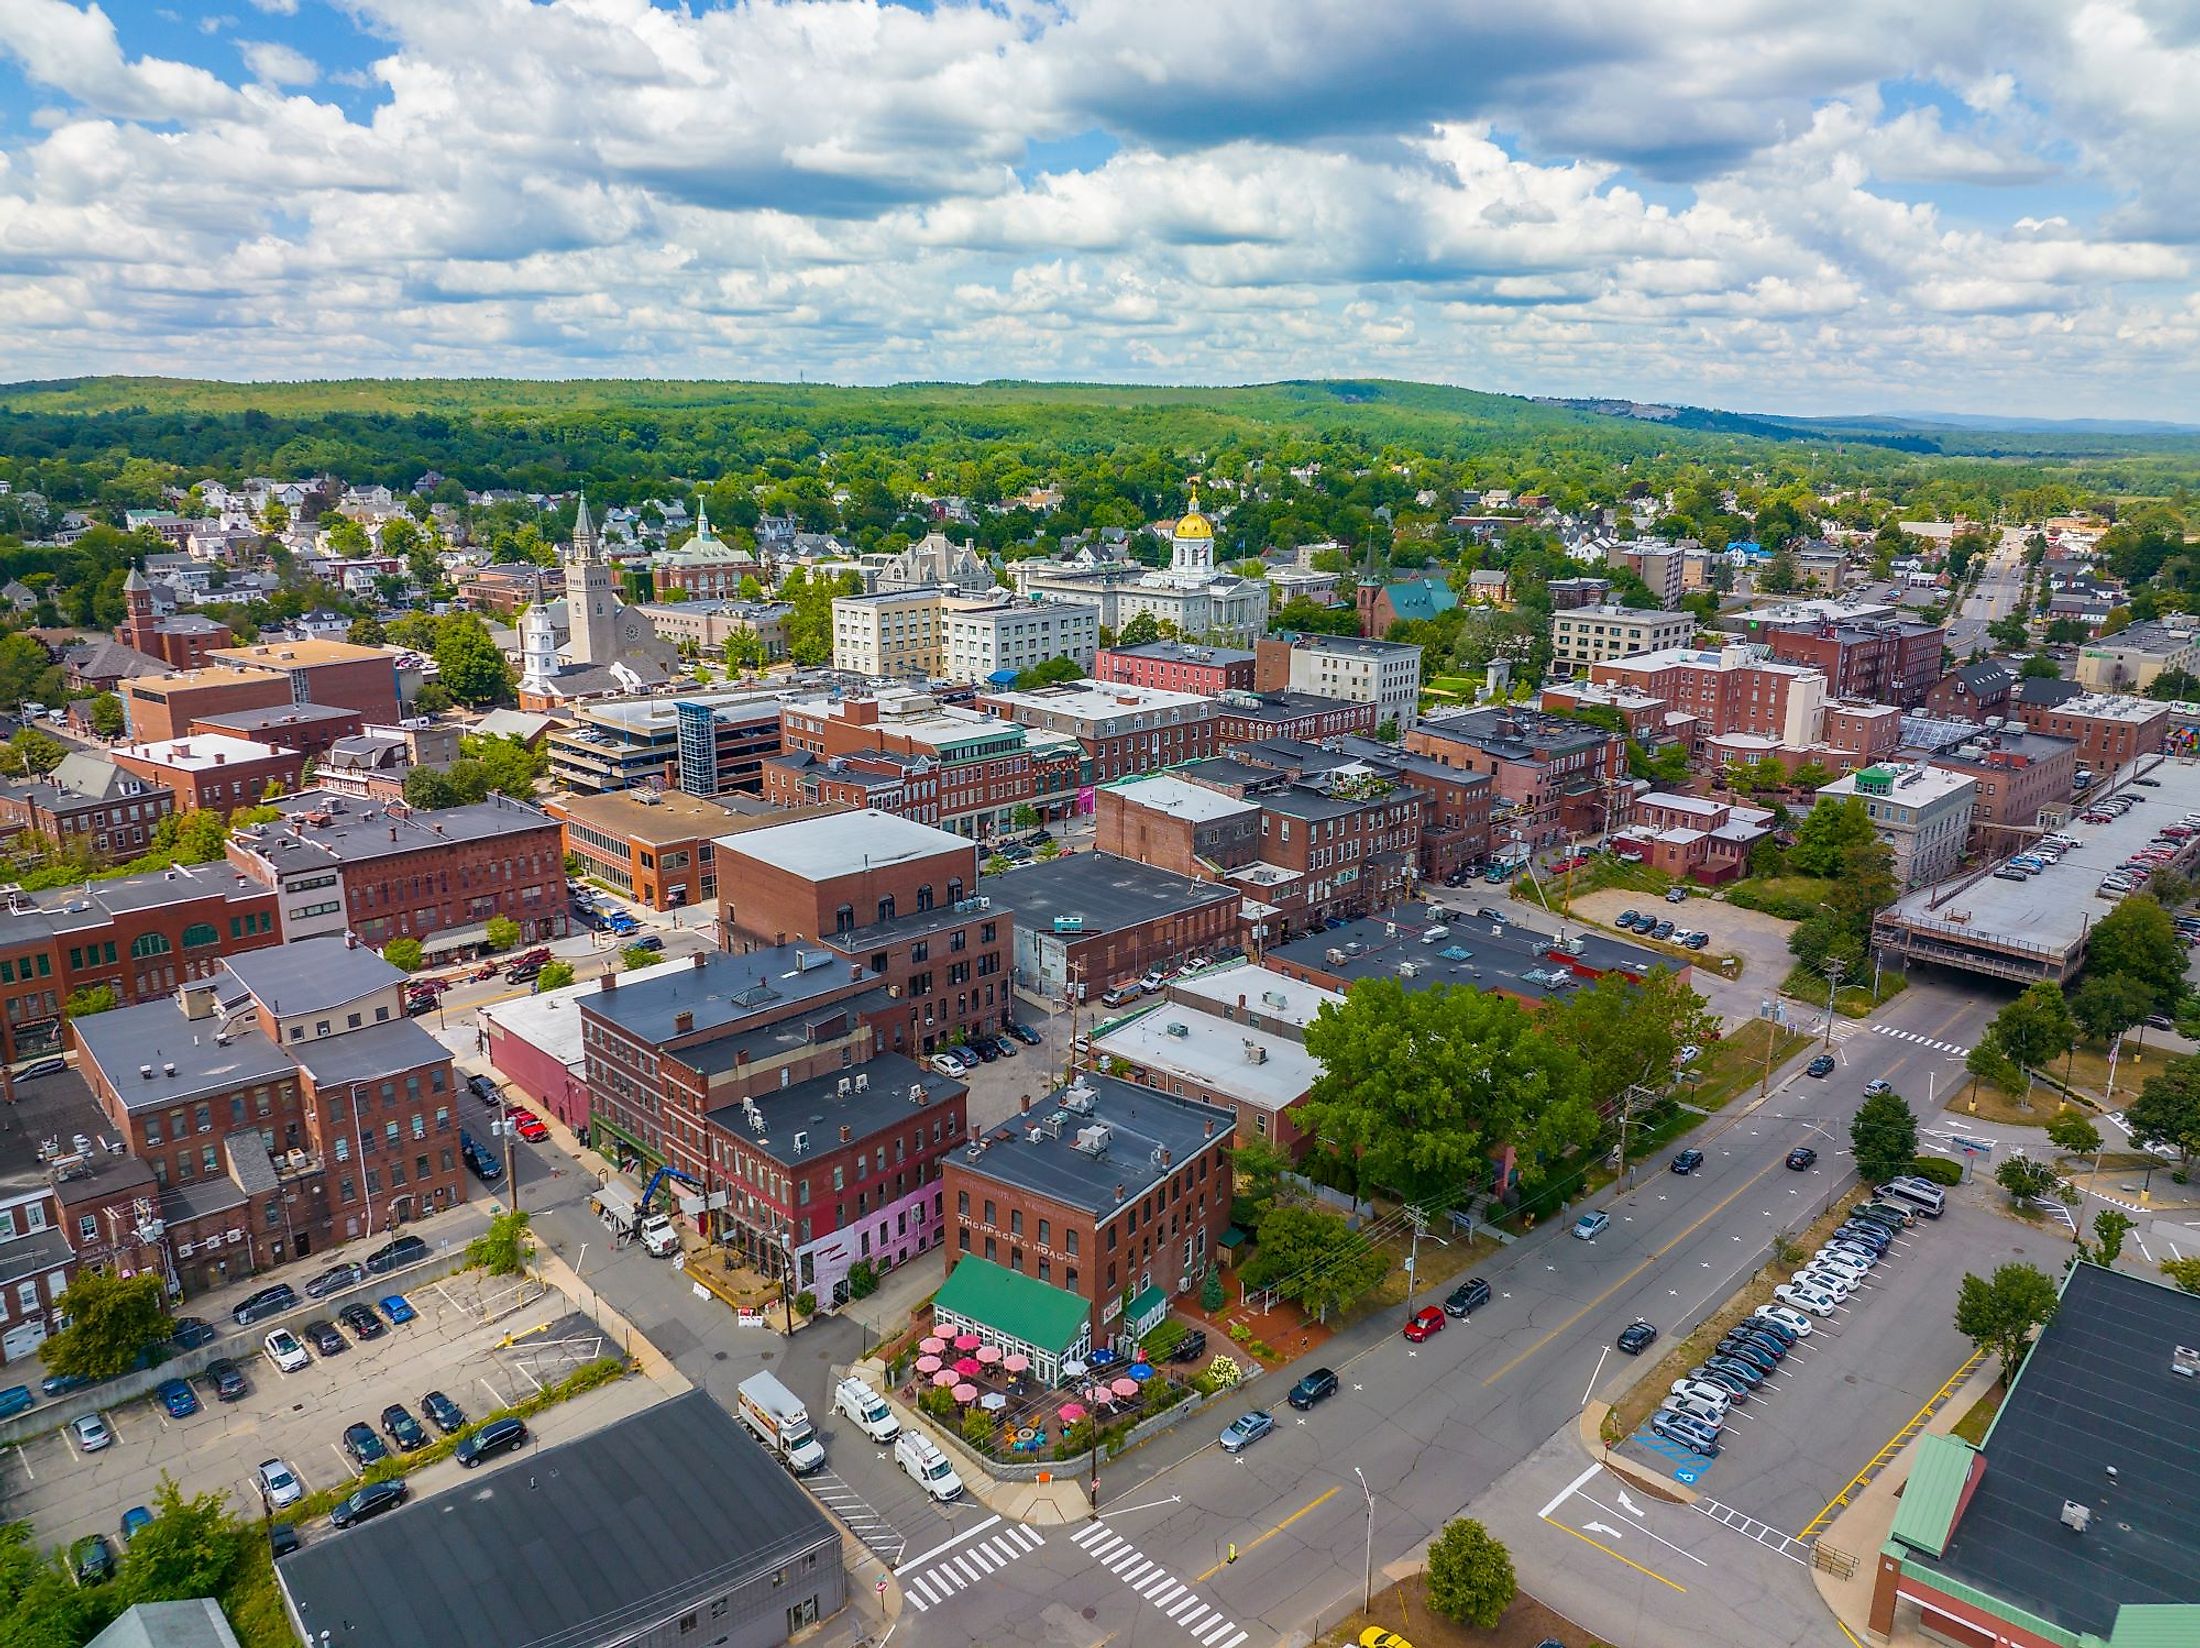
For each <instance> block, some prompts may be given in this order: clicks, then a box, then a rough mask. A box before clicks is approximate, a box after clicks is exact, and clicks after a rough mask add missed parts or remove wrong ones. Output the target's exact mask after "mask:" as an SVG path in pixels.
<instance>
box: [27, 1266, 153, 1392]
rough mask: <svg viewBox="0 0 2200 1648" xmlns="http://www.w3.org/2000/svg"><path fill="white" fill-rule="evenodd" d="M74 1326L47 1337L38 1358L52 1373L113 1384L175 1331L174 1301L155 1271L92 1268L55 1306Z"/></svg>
mask: <svg viewBox="0 0 2200 1648" xmlns="http://www.w3.org/2000/svg"><path fill="white" fill-rule="evenodd" d="M55 1311H56V1313H57V1314H59V1315H62V1316H66V1317H67V1318H68V1321H69V1325H68V1326H67V1327H65V1328H62V1329H60V1330H59V1331H58V1332H55V1333H50V1334H48V1335H47V1336H46V1342H45V1343H44V1344H43V1345H41V1346H39V1347H38V1354H39V1356H40V1358H41V1359H42V1360H43V1361H44V1362H45V1364H46V1368H47V1371H48V1372H50V1373H62V1374H74V1375H76V1376H78V1377H80V1378H85V1379H112V1378H113V1377H114V1376H115V1375H116V1374H118V1373H127V1372H129V1370H130V1369H131V1368H132V1367H134V1366H136V1365H137V1359H138V1354H139V1352H141V1351H143V1350H145V1349H146V1348H147V1347H148V1346H151V1345H157V1344H159V1343H160V1342H161V1341H162V1340H163V1339H165V1338H167V1337H168V1335H169V1334H170V1333H171V1332H172V1331H174V1326H175V1324H174V1323H172V1322H171V1321H170V1320H169V1319H168V1296H167V1294H166V1292H165V1291H164V1290H163V1289H162V1286H161V1280H160V1278H159V1277H158V1276H157V1275H155V1274H154V1273H153V1272H151V1271H141V1272H140V1273H139V1274H137V1275H135V1276H128V1277H124V1276H117V1275H115V1274H114V1273H113V1272H112V1271H106V1270H100V1269H98V1268H96V1267H88V1268H86V1269H83V1270H79V1271H78V1272H77V1273H76V1275H75V1276H74V1277H72V1278H71V1279H70V1282H69V1285H68V1287H67V1288H66V1289H64V1290H63V1292H62V1295H61V1297H60V1299H59V1300H58V1301H56V1303H55Z"/></svg>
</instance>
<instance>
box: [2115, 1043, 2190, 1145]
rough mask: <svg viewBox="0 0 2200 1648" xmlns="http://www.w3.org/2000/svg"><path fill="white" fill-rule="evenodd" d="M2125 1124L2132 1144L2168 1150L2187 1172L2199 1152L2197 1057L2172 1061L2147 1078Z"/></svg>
mask: <svg viewBox="0 0 2200 1648" xmlns="http://www.w3.org/2000/svg"><path fill="white" fill-rule="evenodd" d="M2124 1120H2125V1121H2126V1122H2128V1123H2130V1125H2131V1137H2132V1139H2133V1140H2134V1141H2135V1142H2137V1143H2139V1144H2142V1145H2150V1144H2166V1145H2168V1146H2170V1147H2171V1148H2172V1149H2174V1150H2175V1151H2176V1152H2177V1154H2178V1158H2179V1161H2180V1163H2181V1165H2182V1166H2183V1168H2184V1169H2185V1170H2186V1171H2188V1172H2189V1171H2190V1170H2191V1167H2192V1158H2193V1155H2194V1153H2195V1152H2200V1054H2188V1055H2186V1056H2185V1057H2183V1058H2177V1059H2171V1060H2170V1061H2169V1063H2167V1064H2166V1065H2164V1066H2163V1067H2162V1068H2161V1069H2160V1070H2159V1071H2157V1072H2156V1073H2155V1074H2153V1075H2151V1076H2149V1077H2148V1078H2147V1079H2146V1080H2145V1082H2143V1083H2142V1084H2141V1085H2140V1088H2139V1096H2138V1097H2137V1098H2136V1099H2134V1100H2133V1101H2132V1102H2131V1105H2130V1107H2129V1108H2128V1109H2126V1110H2125V1111H2124Z"/></svg>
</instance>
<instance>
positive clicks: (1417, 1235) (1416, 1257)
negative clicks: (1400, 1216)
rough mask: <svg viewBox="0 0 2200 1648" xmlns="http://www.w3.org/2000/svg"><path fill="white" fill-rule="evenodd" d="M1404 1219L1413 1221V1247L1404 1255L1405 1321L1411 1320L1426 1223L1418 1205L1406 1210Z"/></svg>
mask: <svg viewBox="0 0 2200 1648" xmlns="http://www.w3.org/2000/svg"><path fill="white" fill-rule="evenodd" d="M1406 1217H1407V1218H1409V1219H1411V1220H1412V1221H1413V1246H1412V1250H1411V1251H1410V1252H1409V1253H1408V1254H1407V1255H1406V1320H1407V1321H1409V1322H1410V1321H1412V1320H1413V1289H1414V1287H1415V1285H1416V1284H1417V1283H1418V1282H1419V1281H1420V1276H1421V1230H1422V1227H1423V1226H1424V1225H1425V1224H1426V1223H1427V1221H1428V1215H1427V1214H1425V1213H1423V1212H1422V1211H1421V1209H1420V1207H1419V1206H1418V1205H1409V1206H1408V1207H1407V1208H1406Z"/></svg>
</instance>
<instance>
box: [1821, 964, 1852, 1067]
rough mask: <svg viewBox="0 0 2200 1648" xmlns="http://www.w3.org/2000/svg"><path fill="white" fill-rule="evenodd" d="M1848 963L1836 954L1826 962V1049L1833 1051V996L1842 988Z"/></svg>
mask: <svg viewBox="0 0 2200 1648" xmlns="http://www.w3.org/2000/svg"><path fill="white" fill-rule="evenodd" d="M1848 970H1849V969H1848V963H1847V962H1845V961H1843V960H1841V959H1840V957H1838V956H1835V957H1832V958H1830V959H1828V961H1827V962H1826V1051H1827V1052H1829V1053H1830V1052H1832V1051H1833V997H1834V993H1835V992H1836V991H1837V990H1839V989H1840V988H1841V975H1842V974H1843V973H1845V972H1847V971H1848Z"/></svg>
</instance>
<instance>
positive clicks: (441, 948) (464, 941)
mask: <svg viewBox="0 0 2200 1648" xmlns="http://www.w3.org/2000/svg"><path fill="white" fill-rule="evenodd" d="M488 942H489V924H488V923H487V922H486V921H476V922H472V923H470V924H469V925H467V926H464V927H446V928H444V929H443V931H441V932H440V933H430V934H429V935H428V936H427V937H426V938H424V939H422V940H421V941H420V953H421V954H422V955H424V956H441V955H448V954H450V952H451V951H453V950H471V949H474V948H475V947H477V946H479V945H483V944H487V943H488Z"/></svg>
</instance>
